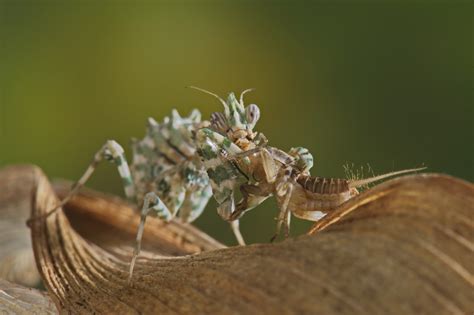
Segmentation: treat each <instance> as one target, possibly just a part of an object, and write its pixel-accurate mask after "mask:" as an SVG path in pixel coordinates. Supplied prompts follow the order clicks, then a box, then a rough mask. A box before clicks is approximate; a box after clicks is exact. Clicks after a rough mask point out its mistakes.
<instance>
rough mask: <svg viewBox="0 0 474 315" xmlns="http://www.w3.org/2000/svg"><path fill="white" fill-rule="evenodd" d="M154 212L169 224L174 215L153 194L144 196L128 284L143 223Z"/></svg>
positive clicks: (140, 243) (139, 246) (136, 254)
mask: <svg viewBox="0 0 474 315" xmlns="http://www.w3.org/2000/svg"><path fill="white" fill-rule="evenodd" d="M150 211H154V212H155V213H156V216H157V217H159V218H160V219H162V220H164V221H166V222H169V221H171V220H172V219H173V217H174V215H173V214H172V213H171V211H170V210H169V209H168V207H167V206H166V205H165V204H164V203H163V201H162V200H161V199H160V198H159V197H158V196H157V195H156V194H155V193H154V192H149V193H147V194H146V195H145V198H144V199H143V207H142V210H141V215H140V224H139V225H138V231H137V237H136V243H135V248H134V250H133V255H132V260H131V261H130V269H129V275H128V284H130V283H131V281H132V276H133V269H134V268H135V262H136V260H137V258H138V255H139V254H140V251H141V247H142V238H143V232H144V230H145V222H146V218H147V217H148V213H149V212H150Z"/></svg>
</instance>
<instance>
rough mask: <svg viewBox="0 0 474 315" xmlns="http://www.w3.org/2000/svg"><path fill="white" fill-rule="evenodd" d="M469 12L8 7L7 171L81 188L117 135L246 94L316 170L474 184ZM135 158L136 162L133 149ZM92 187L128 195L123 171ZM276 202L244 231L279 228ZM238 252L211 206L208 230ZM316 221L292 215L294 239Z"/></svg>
mask: <svg viewBox="0 0 474 315" xmlns="http://www.w3.org/2000/svg"><path fill="white" fill-rule="evenodd" d="M472 9H473V7H472V4H470V3H469V2H455V1H450V2H436V3H435V2H419V1H418V2H416V3H409V1H403V2H396V1H391V2H387V3H383V4H382V3H380V4H376V3H369V2H364V3H349V2H348V3H342V2H340V3H338V4H330V3H328V2H321V3H318V2H306V1H288V2H270V1H266V2H250V1H235V2H232V1H212V2H211V1H200V2H198V1H174V2H172V1H169V2H153V1H146V2H145V1H141V2H140V1H120V2H119V1H108V2H102V1H97V2H94V1H77V2H73V1H64V2H59V1H58V2H41V1H37V2H34V1H5V0H0V80H1V81H0V107H1V108H0V145H1V146H0V150H1V151H0V166H3V165H6V164H12V163H34V164H37V165H39V166H40V167H41V168H42V169H43V170H44V171H45V172H46V173H47V174H48V176H50V177H51V178H58V177H60V178H66V179H71V180H74V179H77V178H79V176H80V175H81V174H82V173H83V171H84V170H85V168H86V167H87V165H88V164H89V162H90V160H91V158H92V156H93V154H94V153H95V152H96V151H97V149H98V148H99V147H100V146H101V145H102V144H103V143H104V141H105V140H107V139H115V140H117V141H118V142H120V143H121V144H123V145H124V147H126V148H127V149H128V143H129V138H130V137H141V136H143V134H144V130H145V122H146V118H147V117H149V116H152V117H155V118H156V119H157V120H161V119H162V118H163V117H164V116H165V115H168V114H169V113H170V111H171V109H172V108H177V109H178V110H179V111H180V112H181V113H187V112H189V111H190V110H191V109H192V108H195V107H196V108H199V109H200V110H201V111H202V112H203V117H209V115H210V113H211V112H213V111H218V110H221V105H220V104H219V103H218V102H216V101H215V100H214V99H212V98H211V97H209V96H207V95H204V94H201V93H199V92H196V91H193V90H190V89H186V88H185V86H188V85H196V86H199V87H202V88H205V89H208V90H211V91H214V92H216V93H218V94H220V95H225V94H226V93H228V92H229V91H236V92H240V91H241V90H243V89H245V88H249V87H254V88H256V91H255V92H253V93H252V94H249V95H248V97H247V102H252V103H256V104H258V105H259V106H260V108H261V112H262V117H261V120H260V122H259V123H258V125H257V129H258V130H260V131H262V132H264V133H265V134H266V135H267V137H268V138H269V139H270V144H271V145H274V146H277V147H280V148H282V149H285V150H287V149H289V148H290V147H292V146H305V147H307V148H309V149H310V151H312V152H313V154H314V156H315V158H316V165H315V167H314V169H313V174H317V175H321V176H332V177H342V176H345V175H344V171H343V168H342V165H343V164H345V163H346V162H350V163H354V165H355V166H362V165H366V164H367V163H369V164H370V165H371V167H372V168H373V170H374V172H375V173H383V172H388V171H392V170H398V169H403V168H411V167H416V166H420V165H422V164H424V165H426V166H428V167H429V171H430V172H441V173H447V174H451V175H454V176H457V177H460V178H463V179H467V180H469V181H472V180H473V179H474V172H473V162H472V159H473V157H474V155H473V120H474V119H473V117H474V115H473V100H472V56H473V55H472V39H473V34H472V12H473V11H472ZM128 157H129V159H130V155H128ZM88 185H89V186H90V187H93V188H96V189H99V190H102V191H107V192H112V193H117V194H122V188H121V182H120V180H119V178H118V175H117V173H116V170H115V168H114V167H113V166H111V165H108V164H104V165H101V167H99V170H98V171H97V172H96V174H95V176H94V177H93V179H92V180H91V181H90V182H89V184H88ZM276 214H277V208H276V205H275V202H274V201H273V200H269V201H267V202H265V204H264V205H263V206H261V207H259V208H257V209H255V210H253V211H251V212H250V213H248V214H247V215H246V216H245V217H244V218H243V220H242V223H241V226H242V231H243V233H244V236H246V239H247V241H248V242H250V243H252V242H266V241H268V240H269V238H270V237H271V235H272V234H273V232H274V229H275V221H274V220H273V218H274V217H275V216H276ZM195 224H196V225H197V226H199V227H200V228H201V229H203V230H204V231H206V232H208V233H209V234H210V235H212V236H214V237H216V238H217V239H218V240H220V241H222V242H225V243H227V244H233V243H234V239H233V236H232V233H231V231H230V229H229V227H228V225H227V223H225V222H224V221H222V220H221V219H220V218H219V217H218V215H217V213H216V211H215V204H214V202H211V203H210V204H209V206H208V209H207V211H205V213H204V214H203V215H202V216H201V217H200V218H199V219H198V220H197V221H196V223H195ZM309 226H310V223H309V222H304V221H301V220H299V219H294V220H293V222H292V234H293V235H295V234H301V233H303V232H304V231H305V229H307V228H308V227H309Z"/></svg>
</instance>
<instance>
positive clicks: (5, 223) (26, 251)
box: [0, 165, 41, 287]
mask: <svg viewBox="0 0 474 315" xmlns="http://www.w3.org/2000/svg"><path fill="white" fill-rule="evenodd" d="M19 174H21V180H19V179H20V178H19ZM35 176H36V172H34V171H33V169H32V167H31V166H28V165H17V166H13V167H8V168H5V169H3V170H1V171H0V278H1V279H5V280H8V281H10V282H14V283H19V284H22V285H25V286H29V287H35V286H38V285H39V283H40V281H41V278H40V275H39V273H38V269H37V268H36V264H35V260H34V256H33V249H32V246H31V236H30V232H29V229H28V227H27V226H26V224H25V222H26V220H27V219H28V218H29V217H30V213H31V196H32V189H33V188H34V184H33V183H34V181H35Z"/></svg>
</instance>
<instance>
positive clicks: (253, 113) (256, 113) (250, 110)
mask: <svg viewBox="0 0 474 315" xmlns="http://www.w3.org/2000/svg"><path fill="white" fill-rule="evenodd" d="M245 115H246V118H247V124H248V125H249V127H250V129H253V127H255V124H256V123H257V121H258V119H259V118H260V109H259V108H258V106H257V105H255V104H250V105H249V106H247V108H246V109H245Z"/></svg>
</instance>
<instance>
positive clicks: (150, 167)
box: [30, 87, 422, 282]
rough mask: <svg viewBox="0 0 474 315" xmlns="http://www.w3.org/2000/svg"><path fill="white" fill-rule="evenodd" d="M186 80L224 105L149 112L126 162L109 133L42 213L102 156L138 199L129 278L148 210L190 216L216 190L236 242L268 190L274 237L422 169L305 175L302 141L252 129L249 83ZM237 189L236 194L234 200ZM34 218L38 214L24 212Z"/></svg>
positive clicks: (308, 160) (307, 163) (309, 162)
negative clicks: (242, 223) (363, 190)
mask: <svg viewBox="0 0 474 315" xmlns="http://www.w3.org/2000/svg"><path fill="white" fill-rule="evenodd" d="M191 88H193V89H196V90H199V91H202V92H204V93H207V94H210V95H212V96H213V97H215V98H216V99H218V100H219V101H220V102H221V103H222V105H223V107H224V112H215V113H213V114H212V115H211V118H210V120H209V121H207V120H201V114H200V112H199V111H198V110H197V109H194V110H193V111H192V112H191V113H190V114H189V115H188V116H184V117H182V116H181V115H180V114H179V113H178V111H176V110H173V111H172V112H171V115H170V116H168V117H165V118H164V119H163V121H162V122H157V121H156V120H155V119H153V118H149V119H148V125H147V130H146V135H145V137H144V138H143V139H141V140H137V139H132V145H131V147H132V153H133V157H132V163H131V164H130V165H129V163H128V162H127V159H126V157H125V153H124V149H123V148H122V146H120V145H119V144H118V143H117V142H116V141H114V140H107V141H106V142H105V144H104V145H103V146H102V147H101V148H100V149H99V150H98V151H97V152H96V154H95V155H94V158H93V160H92V162H91V164H90V165H89V166H88V168H87V169H86V171H85V172H84V174H83V175H82V176H81V177H80V179H79V180H78V181H77V182H76V183H74V185H73V186H72V188H71V191H70V192H69V193H68V195H67V196H66V197H65V198H64V199H63V200H62V201H61V202H60V203H59V204H58V205H57V206H56V207H55V208H54V209H52V210H50V211H49V212H48V213H47V214H46V215H45V217H48V216H49V215H50V214H51V213H53V212H54V211H55V210H56V209H59V208H60V207H62V206H64V205H65V204H66V203H67V202H68V201H69V200H70V199H71V198H72V197H73V196H74V195H75V194H76V193H77V192H78V191H79V189H80V187H82V186H83V185H84V184H85V183H86V182H87V180H88V179H89V178H90V177H91V176H92V174H93V173H94V171H95V169H96V168H97V166H98V165H99V164H100V163H101V162H102V161H108V162H110V163H112V164H114V165H115V166H116V167H117V170H118V173H119V176H120V178H121V179H122V184H123V187H124V192H125V196H126V197H127V199H128V200H130V201H131V202H132V203H134V204H136V205H137V207H138V208H140V206H141V210H140V223H139V226H138V231H137V236H136V245H135V248H134V251H133V254H132V258H131V262H130V267H129V279H128V281H129V282H131V280H132V275H133V270H134V266H135V263H136V259H137V257H138V255H139V253H140V250H141V241H142V237H143V231H144V227H145V222H146V218H147V217H148V216H149V215H152V216H156V217H158V218H160V219H162V220H164V221H167V222H168V221H171V220H173V219H175V218H177V219H179V220H181V221H182V222H192V221H194V220H195V219H196V218H198V217H199V216H200V215H201V213H202V212H203V210H204V208H205V206H206V205H207V203H208V201H209V199H210V198H211V197H214V199H215V200H216V202H217V213H218V214H219V215H220V216H221V217H222V218H223V219H224V220H226V221H228V222H230V225H231V228H232V230H233V232H234V234H235V237H236V239H237V241H238V243H239V244H240V245H245V242H244V239H243V237H242V235H241V233H240V230H239V219H240V218H241V217H242V216H243V215H244V214H245V213H246V212H247V211H249V210H251V209H253V208H255V207H257V206H258V205H259V204H261V203H262V202H263V201H264V200H266V199H267V198H269V197H271V196H275V198H276V200H277V204H278V207H279V210H280V212H279V215H278V219H277V229H276V234H275V235H274V237H273V238H272V240H273V239H274V238H275V237H276V236H278V235H279V234H280V230H281V228H282V226H283V227H284V228H285V236H288V234H289V226H290V218H291V214H293V215H295V216H296V217H299V218H302V219H305V220H310V221H318V220H320V219H321V218H323V217H324V216H325V215H326V214H327V213H328V212H329V211H332V210H334V209H336V208H337V207H339V206H340V205H341V204H342V203H344V202H346V201H347V200H349V199H350V198H352V197H354V196H355V195H357V194H358V190H357V187H360V186H363V185H366V184H368V183H372V182H374V181H378V180H381V179H384V178H387V177H390V176H395V175H400V174H404V173H409V172H415V171H418V170H421V169H422V168H417V169H408V170H402V171H397V172H392V173H387V174H384V175H380V176H375V177H371V178H367V179H360V180H347V179H334V178H322V177H314V176H311V175H310V169H311V168H312V166H313V163H314V161H313V156H312V155H311V153H310V152H309V151H308V150H307V149H305V148H303V147H296V148H292V149H290V150H289V151H288V152H285V151H283V150H280V149H278V148H275V147H271V146H269V145H268V140H267V138H266V137H265V135H264V134H263V133H260V132H256V131H254V128H255V125H256V123H257V122H258V120H259V118H260V109H259V107H258V106H257V105H255V104H250V105H248V106H245V104H244V95H245V94H246V93H248V92H250V91H251V90H252V89H248V90H245V91H243V92H242V93H241V95H240V98H239V99H237V98H236V96H235V94H234V93H230V94H229V96H228V98H227V100H223V99H222V98H220V97H219V96H218V95H216V94H214V93H211V92H209V91H206V90H203V89H200V88H197V87H191ZM238 190H239V191H240V193H241V195H242V199H241V200H240V201H238V202H236V200H235V192H236V191H238ZM34 219H38V218H31V219H30V220H34Z"/></svg>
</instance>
